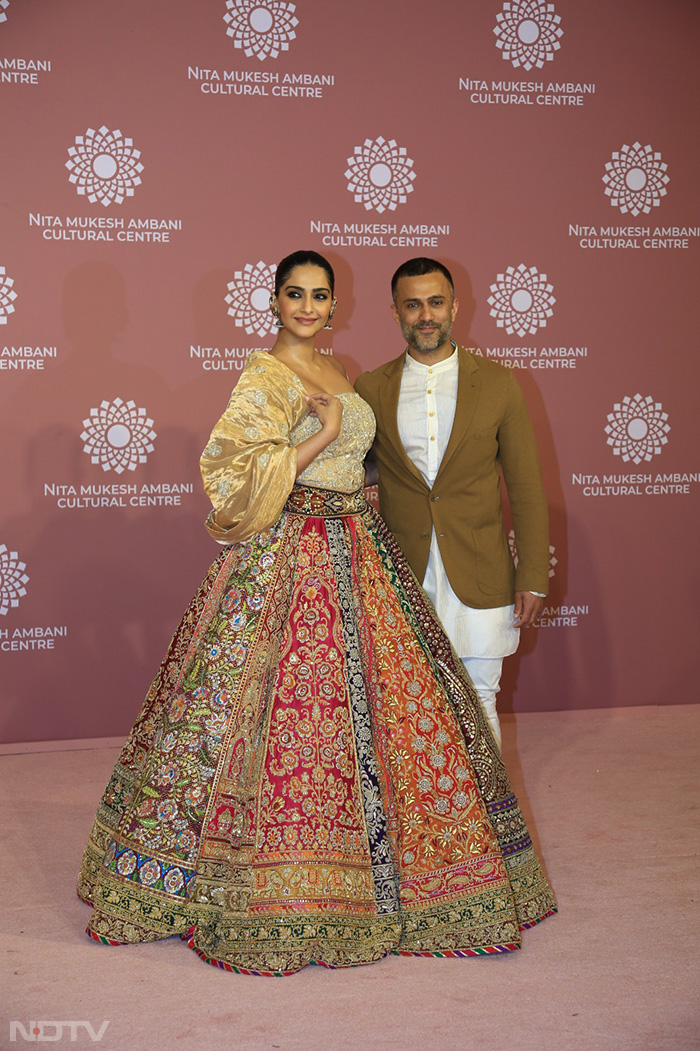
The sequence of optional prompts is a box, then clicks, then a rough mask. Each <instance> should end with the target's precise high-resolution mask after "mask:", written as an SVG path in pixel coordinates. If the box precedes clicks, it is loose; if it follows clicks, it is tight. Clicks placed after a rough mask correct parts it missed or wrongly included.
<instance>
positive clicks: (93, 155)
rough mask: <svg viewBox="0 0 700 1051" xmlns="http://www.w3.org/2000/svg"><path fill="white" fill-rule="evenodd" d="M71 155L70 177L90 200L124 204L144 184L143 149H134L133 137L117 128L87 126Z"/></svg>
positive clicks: (72, 147) (78, 136) (68, 166)
mask: <svg viewBox="0 0 700 1051" xmlns="http://www.w3.org/2000/svg"><path fill="white" fill-rule="evenodd" d="M68 156H69V158H70V160H68V161H66V168H67V169H68V171H69V172H70V175H69V176H68V178H69V181H70V182H72V183H73V185H74V186H75V189H76V192H77V193H78V194H79V195H80V196H81V197H87V199H88V201H90V203H91V204H97V203H99V204H102V205H104V207H105V208H107V207H109V205H110V204H123V203H124V201H125V200H126V198H127V197H133V196H134V188H135V187H136V186H140V185H141V172H142V171H143V164H141V162H140V160H139V158H140V156H141V152H140V150H136V149H134V142H133V139H129V138H126V137H125V136H124V135H122V133H121V131H119V130H118V129H117V130H115V131H110V130H109V128H106V127H104V125H103V126H102V127H101V128H100V129H99V130H98V131H95V130H94V129H93V128H88V130H87V131H86V132H85V134H84V135H76V137H75V145H74V146H70V147H69V148H68Z"/></svg>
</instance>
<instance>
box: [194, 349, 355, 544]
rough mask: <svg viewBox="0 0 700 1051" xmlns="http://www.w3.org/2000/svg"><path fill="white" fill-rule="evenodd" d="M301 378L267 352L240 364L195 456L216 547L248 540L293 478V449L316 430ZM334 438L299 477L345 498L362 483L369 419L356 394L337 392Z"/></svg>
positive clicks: (277, 508)
mask: <svg viewBox="0 0 700 1051" xmlns="http://www.w3.org/2000/svg"><path fill="white" fill-rule="evenodd" d="M305 393H306V392H305V389H304V385H303V384H302V382H301V380H300V379H299V377H298V376H297V375H296V374H295V373H294V372H292V371H291V369H289V368H288V367H287V366H286V365H285V364H284V363H283V362H281V361H279V360H278V359H277V358H274V357H272V356H271V355H270V354H267V353H266V352H265V351H255V352H254V353H253V354H251V355H250V357H249V358H248V361H247V362H246V365H245V368H244V369H243V372H242V373H241V377H240V379H239V381H238V383H237V385H236V387H235V388H234V391H233V393H232V395H231V398H230V400H229V403H228V405H227V407H226V411H225V412H224V414H223V416H222V417H221V419H220V420H219V422H218V423H217V425H216V426H215V427H214V430H213V431H212V434H211V438H210V439H209V442H208V444H207V447H206V449H205V450H204V452H203V453H202V456H201V459H200V463H199V466H200V469H201V472H202V478H203V480H204V489H205V492H206V493H207V496H208V497H209V499H210V500H211V502H212V505H213V511H212V513H211V514H210V515H209V517H208V519H207V522H206V528H207V531H208V532H209V534H210V535H211V536H212V537H214V539H215V540H218V541H219V542H220V543H225V544H232V543H238V542H239V541H241V540H247V539H248V538H249V537H251V536H253V535H254V534H255V533H259V532H260V531H261V530H263V529H267V528H268V526H271V525H273V523H274V522H276V521H277V519H278V518H279V516H280V514H281V513H282V509H283V507H284V504H285V501H286V499H287V497H288V496H289V494H290V492H291V490H292V487H293V485H294V482H295V480H296V469H297V454H296V448H295V447H296V446H297V445H299V444H300V442H303V441H304V440H305V439H306V438H309V437H310V436H311V435H312V434H314V433H315V432H316V431H317V430H319V429H320V427H321V424H320V423H319V421H318V420H317V419H316V418H315V417H313V416H310V415H309V411H308V406H307V403H306V400H305ZM339 397H340V399H341V401H342V403H343V424H342V428H341V431H340V434H339V435H338V437H337V438H336V439H335V441H332V442H331V443H330V444H329V445H328V446H326V448H325V449H324V450H323V451H322V452H321V453H319V455H318V456H317V457H316V458H315V459H314V460H313V461H312V462H311V463H310V464H309V466H308V467H307V468H306V470H305V471H303V473H302V474H300V475H299V479H298V480H299V481H300V482H302V483H305V484H307V485H313V486H317V487H318V488H321V489H333V490H335V491H337V492H343V493H351V492H355V491H356V490H357V489H359V488H361V486H362V484H363V482H364V457H365V454H366V452H367V450H368V449H369V447H370V446H371V444H372V441H373V439H374V428H375V423H374V414H373V412H372V410H371V409H370V407H369V405H367V403H366V402H365V401H363V400H362V398H361V397H360V396H359V394H355V393H354V392H352V391H348V392H347V393H346V394H341V395H339Z"/></svg>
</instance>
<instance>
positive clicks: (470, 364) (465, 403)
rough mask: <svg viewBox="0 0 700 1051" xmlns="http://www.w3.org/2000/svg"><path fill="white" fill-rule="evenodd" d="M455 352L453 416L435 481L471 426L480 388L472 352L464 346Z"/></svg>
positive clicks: (479, 379) (477, 370) (477, 368)
mask: <svg viewBox="0 0 700 1051" xmlns="http://www.w3.org/2000/svg"><path fill="white" fill-rule="evenodd" d="M457 353H458V354H459V379H458V381H457V404H456V405H455V418H454V421H453V423H452V430H451V431H450V437H449V440H448V442H447V448H446V449H445V452H444V454H443V457H442V461H441V462H440V466H439V468H438V473H437V475H436V477H435V481H436V482H437V480H438V478H439V477H440V475H441V474H442V472H443V471H444V470H445V468H446V466H447V464H448V463H449V461H450V460H451V459H452V457H453V455H454V453H455V451H456V450H457V448H458V447H459V445H460V443H461V442H462V440H463V439H464V436H465V435H466V433H467V431H468V430H469V428H470V427H471V424H472V420H473V419H474V412H475V410H476V403H477V401H478V400H479V391H480V389H481V377H480V375H479V365H478V363H477V360H476V358H475V357H474V356H473V354H467V352H466V350H465V349H464V347H458V349H457Z"/></svg>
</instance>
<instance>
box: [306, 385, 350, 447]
mask: <svg viewBox="0 0 700 1051" xmlns="http://www.w3.org/2000/svg"><path fill="white" fill-rule="evenodd" d="M306 401H307V404H308V406H309V413H310V415H311V416H315V417H316V419H317V420H318V421H319V423H320V424H321V429H322V430H323V431H325V432H326V434H329V435H332V436H333V438H337V437H338V435H339V434H340V428H341V425H342V422H343V403H342V402H341V400H340V398H336V397H335V396H334V395H333V394H325V393H324V392H323V391H319V393H318V394H309V395H307V398H306Z"/></svg>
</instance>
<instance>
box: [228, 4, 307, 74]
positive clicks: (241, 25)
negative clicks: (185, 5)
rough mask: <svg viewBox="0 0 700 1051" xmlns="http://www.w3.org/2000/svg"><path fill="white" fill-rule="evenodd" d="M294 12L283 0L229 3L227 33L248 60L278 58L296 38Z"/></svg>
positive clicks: (292, 7) (297, 21)
mask: <svg viewBox="0 0 700 1051" xmlns="http://www.w3.org/2000/svg"><path fill="white" fill-rule="evenodd" d="M295 11H296V7H295V6H294V4H287V3H283V0H226V14H225V15H224V22H226V25H227V27H228V28H227V29H226V34H227V36H230V37H232V38H233V46H234V47H237V48H240V49H241V50H242V51H243V53H244V54H245V55H246V57H247V58H257V59H259V60H260V62H264V61H265V59H266V58H278V57H279V55H280V54H281V53H282V51H289V42H290V41H291V40H294V39H295V37H296V33H295V32H294V30H295V29H296V27H297V26H298V25H299V19H298V18H296V17H295V15H294V12H295Z"/></svg>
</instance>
